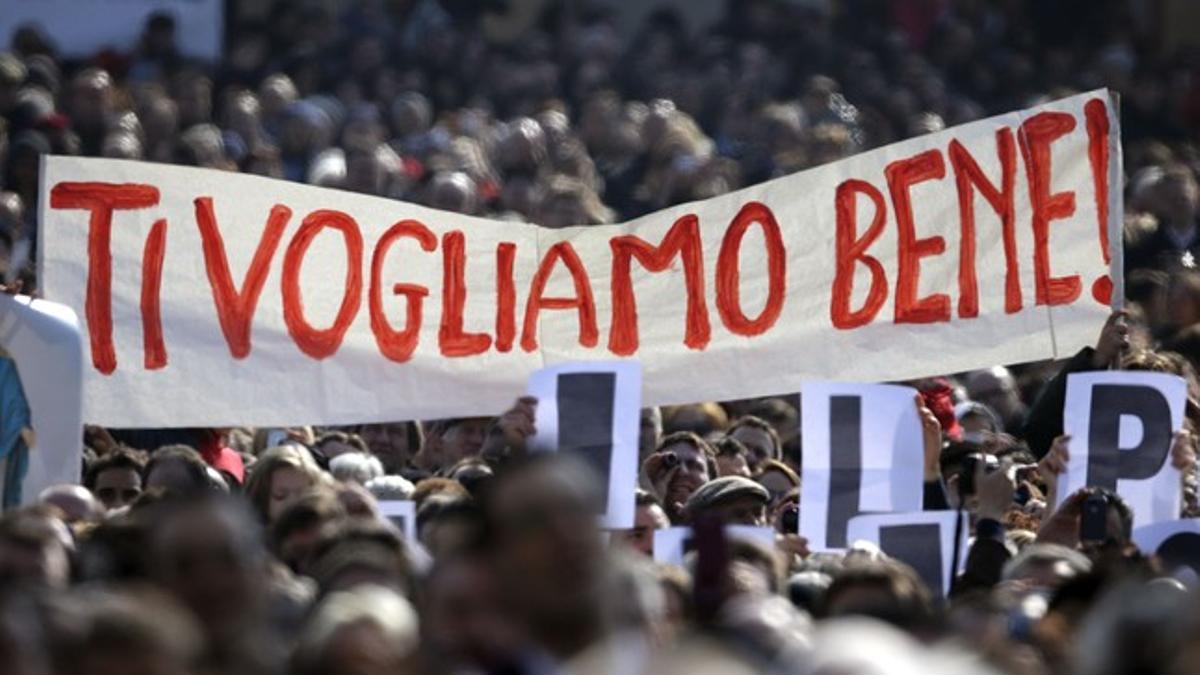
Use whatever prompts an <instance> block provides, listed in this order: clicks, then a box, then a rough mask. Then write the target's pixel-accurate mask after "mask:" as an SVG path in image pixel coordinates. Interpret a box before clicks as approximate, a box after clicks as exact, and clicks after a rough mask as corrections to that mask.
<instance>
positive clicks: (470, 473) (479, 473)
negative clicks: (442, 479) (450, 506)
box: [445, 457, 496, 497]
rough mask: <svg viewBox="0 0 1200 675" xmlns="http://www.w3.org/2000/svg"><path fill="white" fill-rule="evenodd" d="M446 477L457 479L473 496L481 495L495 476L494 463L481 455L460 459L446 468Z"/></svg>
mask: <svg viewBox="0 0 1200 675" xmlns="http://www.w3.org/2000/svg"><path fill="white" fill-rule="evenodd" d="M445 474H446V477H447V478H451V479H453V480H455V481H457V482H458V483H459V484H460V485H462V486H463V487H464V488H466V489H467V492H470V493H471V494H472V495H473V496H475V497H479V495H480V494H481V492H482V491H483V490H485V489H487V486H488V485H490V484H491V481H492V478H494V477H495V474H496V472H495V470H493V469H492V465H491V464H488V463H487V462H486V461H484V460H483V459H481V458H479V457H468V458H466V459H463V460H459V461H458V462H457V463H456V464H455V465H454V466H452V467H450V468H449V469H446V471H445Z"/></svg>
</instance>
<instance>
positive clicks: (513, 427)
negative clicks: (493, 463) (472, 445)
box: [480, 396, 538, 458]
mask: <svg viewBox="0 0 1200 675" xmlns="http://www.w3.org/2000/svg"><path fill="white" fill-rule="evenodd" d="M537 404H538V400H537V398H536V397H533V396H522V397H521V398H519V399H517V402H516V403H515V404H513V407H511V408H509V409H508V410H507V411H506V412H505V413H504V414H503V415H501V416H500V417H498V418H496V421H495V422H493V423H492V425H491V427H489V428H488V431H487V438H485V439H484V441H483V447H482V448H481V449H480V454H481V455H483V456H484V457H487V458H498V457H504V456H507V455H520V454H523V453H524V452H525V451H526V450H527V447H526V445H527V443H528V441H529V439H530V438H532V437H533V436H535V435H536V434H537V426H536V425H535V424H534V419H536V417H537Z"/></svg>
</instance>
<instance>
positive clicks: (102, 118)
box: [67, 68, 115, 134]
mask: <svg viewBox="0 0 1200 675" xmlns="http://www.w3.org/2000/svg"><path fill="white" fill-rule="evenodd" d="M67 104H68V108H67V109H68V112H69V113H70V115H71V121H72V123H73V124H74V126H75V127H76V128H77V129H79V130H80V131H81V132H85V133H91V134H95V133H100V132H102V131H103V129H104V125H105V122H106V121H107V120H108V116H109V115H111V114H112V112H113V110H114V106H115V101H114V93H113V81H112V77H111V76H110V75H109V74H108V73H107V72H106V71H104V70H101V69H100V68H87V69H84V70H82V71H80V72H79V73H78V74H77V75H76V76H75V77H74V78H72V80H71V89H70V97H69V99H68V101H67Z"/></svg>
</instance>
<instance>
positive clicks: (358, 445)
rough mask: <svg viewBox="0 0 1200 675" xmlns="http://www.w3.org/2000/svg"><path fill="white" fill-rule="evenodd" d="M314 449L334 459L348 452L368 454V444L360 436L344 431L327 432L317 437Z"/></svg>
mask: <svg viewBox="0 0 1200 675" xmlns="http://www.w3.org/2000/svg"><path fill="white" fill-rule="evenodd" d="M313 449H314V450H316V451H317V452H319V453H320V454H322V455H324V456H325V458H326V459H333V458H334V457H337V456H338V455H344V454H346V453H348V452H367V444H366V442H364V441H363V439H362V438H361V437H359V436H358V434H348V433H346V432H344V431H327V432H325V433H323V434H321V435H320V436H318V437H317V442H316V443H314V444H313Z"/></svg>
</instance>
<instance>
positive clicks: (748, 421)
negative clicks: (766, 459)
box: [725, 415, 783, 459]
mask: <svg viewBox="0 0 1200 675" xmlns="http://www.w3.org/2000/svg"><path fill="white" fill-rule="evenodd" d="M742 427H749V428H751V429H758V430H759V431H762V432H764V433H766V434H767V435H768V436H770V437H771V459H779V458H780V457H781V456H782V455H783V441H781V440H780V438H779V432H778V431H776V430H775V427H773V426H771V423H770V422H768V421H766V420H764V419H763V418H761V417H759V416H757V415H742V416H741V417H739V418H737V419H736V420H734V421H733V424H730V425H729V430H728V431H726V432H725V433H726V434H728V435H730V436H732V435H733V432H735V431H737V430H738V429H740V428H742Z"/></svg>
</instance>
